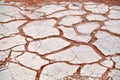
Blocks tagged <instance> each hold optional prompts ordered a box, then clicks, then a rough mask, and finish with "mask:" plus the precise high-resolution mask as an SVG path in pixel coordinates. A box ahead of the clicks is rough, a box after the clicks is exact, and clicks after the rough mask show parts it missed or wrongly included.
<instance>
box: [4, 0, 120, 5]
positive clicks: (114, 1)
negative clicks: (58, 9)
mask: <svg viewBox="0 0 120 80" xmlns="http://www.w3.org/2000/svg"><path fill="white" fill-rule="evenodd" d="M5 1H6V2H11V1H17V2H24V3H28V4H37V3H39V4H42V3H45V2H47V3H48V2H53V1H55V2H62V1H66V2H67V1H84V2H88V1H93V2H98V3H106V4H108V5H119V6H120V0H5Z"/></svg>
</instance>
